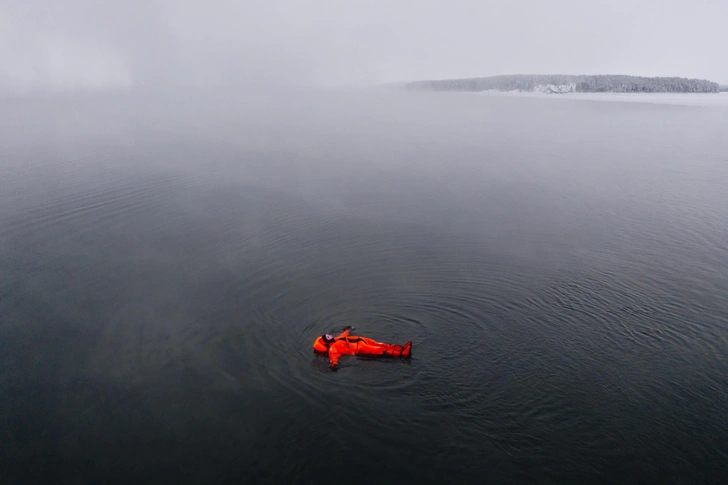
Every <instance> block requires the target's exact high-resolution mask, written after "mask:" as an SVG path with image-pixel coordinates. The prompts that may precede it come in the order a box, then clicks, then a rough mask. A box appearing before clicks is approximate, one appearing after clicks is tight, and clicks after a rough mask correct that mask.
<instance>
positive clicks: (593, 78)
mask: <svg viewBox="0 0 728 485" xmlns="http://www.w3.org/2000/svg"><path fill="white" fill-rule="evenodd" d="M405 88H406V89H410V90H425V91H471V92H477V91H526V92H542V93H554V94H556V93H717V92H719V91H721V86H719V85H718V83H714V82H711V81H706V80H705V79H686V78H681V77H641V76H623V75H609V74H600V75H582V76H575V75H543V74H535V75H534V74H514V75H506V76H491V77H477V78H469V79H445V80H438V81H415V82H410V83H407V84H405Z"/></svg>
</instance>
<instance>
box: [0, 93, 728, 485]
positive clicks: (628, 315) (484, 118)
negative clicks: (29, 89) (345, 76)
mask: <svg viewBox="0 0 728 485" xmlns="http://www.w3.org/2000/svg"><path fill="white" fill-rule="evenodd" d="M670 99H671V100H673V101H674V100H675V99H679V98H670ZM702 99H707V98H701V100H702ZM716 99H723V98H718V97H717V95H716ZM690 104H691V103H682V105H681V103H680V102H672V101H671V102H669V103H668V102H665V103H660V102H646V103H644V102H622V100H619V99H617V100H612V101H610V102H595V101H591V100H589V99H586V100H583V99H571V98H561V99H554V98H550V97H541V98H538V97H536V98H531V97H509V96H502V97H501V96H477V95H460V94H453V95H450V94H426V93H397V92H386V91H382V92H359V93H352V92H343V91H342V92H327V93H324V92H316V93H312V92H303V91H289V92H280V93H275V95H273V94H270V93H263V92H249V93H246V94H239V93H216V94H210V93H201V92H197V93H165V94H164V95H159V96H158V95H153V94H146V95H145V94H138V95H113V96H112V95H103V96H102V95H98V96H90V95H89V96H85V97H48V98H42V97H38V98H26V99H22V100H7V99H6V100H3V101H0V113H1V114H0V391H1V392H0V465H1V466H0V481H1V482H2V483H13V484H29V483H54V484H66V483H68V484H71V483H72V484H77V483H78V484H82V483H83V484H86V483H123V484H129V483H201V484H218V483H220V484H223V483H225V484H227V483H251V484H266V483H270V484H313V483H316V484H323V483H332V484H333V483H336V484H342V483H347V484H354V483H357V484H358V483H363V484H364V483H365V484H372V483H377V484H379V483H387V484H388V483H498V484H505V483H519V484H521V483H552V484H585V483H610V484H616V483H624V484H636V483H645V484H647V483H649V484H666V483H691V484H698V483H701V484H707V483H726V479H727V478H728V411H727V410H728V105H726V104H725V103H721V102H716V103H715V104H714V105H712V104H711V103H710V102H704V101H701V102H700V103H697V104H699V105H692V106H691V105H690ZM692 104H695V103H692ZM344 325H354V326H355V327H356V331H355V333H356V334H359V335H364V336H368V337H372V338H375V339H377V340H382V341H387V342H393V343H400V344H403V343H404V342H406V341H407V340H412V341H413V358H412V359H411V360H409V361H401V360H364V359H359V358H356V357H344V358H343V359H342V366H341V369H340V370H339V371H338V372H336V373H333V372H330V371H329V370H328V366H327V360H326V359H325V358H323V357H317V356H315V355H314V354H313V352H312V348H311V345H312V343H313V340H314V339H315V338H316V337H317V336H318V335H321V334H322V333H326V332H332V331H337V330H338V329H340V328H341V327H342V326H344Z"/></svg>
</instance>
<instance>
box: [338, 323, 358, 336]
mask: <svg viewBox="0 0 728 485" xmlns="http://www.w3.org/2000/svg"><path fill="white" fill-rule="evenodd" d="M353 328H354V327H352V326H351V325H347V326H346V327H344V331H343V332H341V333H340V334H339V335H337V336H336V338H337V339H340V338H345V337H348V336H349V332H350V331H351V330H352V329H353Z"/></svg>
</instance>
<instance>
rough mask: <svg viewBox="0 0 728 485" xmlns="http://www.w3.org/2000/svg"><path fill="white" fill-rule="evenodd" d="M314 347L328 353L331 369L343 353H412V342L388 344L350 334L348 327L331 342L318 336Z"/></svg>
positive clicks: (404, 356) (397, 354) (392, 355)
mask: <svg viewBox="0 0 728 485" xmlns="http://www.w3.org/2000/svg"><path fill="white" fill-rule="evenodd" d="M329 337H331V336H329ZM313 348H314V350H315V351H317V352H322V353H326V354H328V356H329V361H330V362H331V369H335V368H336V366H337V365H338V363H339V357H340V356H342V355H371V356H387V357H401V358H407V357H409V356H410V353H411V349H412V342H407V343H406V344H405V345H404V346H402V345H394V344H386V343H383V342H377V341H376V340H373V339H370V338H367V337H359V336H352V335H349V330H348V329H347V330H344V331H343V332H342V333H341V334H339V335H338V336H337V337H334V338H333V340H332V341H330V342H327V340H326V336H325V335H323V336H321V337H318V338H317V339H316V341H315V342H314V343H313Z"/></svg>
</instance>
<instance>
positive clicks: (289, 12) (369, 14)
mask: <svg viewBox="0 0 728 485" xmlns="http://www.w3.org/2000/svg"><path fill="white" fill-rule="evenodd" d="M727 21H728V0H639V1H636V0H609V1H603V0H591V1H589V0H553V1H541V0H498V1H490V0H480V1H478V0H442V1H436V0H299V1H294V0H264V1H259V0H197V1H191V0H0V89H3V90H27V89H68V88H93V87H102V88H103V87H113V86H143V85H153V84H157V85H171V84H174V83H177V84H193V85H208V84H220V83H223V84H224V83H231V82H238V81H241V82H264V83H266V82H278V83H290V82H296V83H298V82H313V83H320V84H328V85H362V84H369V83H380V82H390V81H402V80H414V79H439V78H453V77H470V76H486V75H494V74H510V73H563V74H577V73H595V74H596V73H611V74H635V75H647V76H669V75H675V76H685V77H701V78H707V79H710V80H714V81H717V82H721V83H727V84H728V63H726V62H725V59H726V52H728V28H726V22H727Z"/></svg>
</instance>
